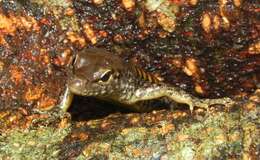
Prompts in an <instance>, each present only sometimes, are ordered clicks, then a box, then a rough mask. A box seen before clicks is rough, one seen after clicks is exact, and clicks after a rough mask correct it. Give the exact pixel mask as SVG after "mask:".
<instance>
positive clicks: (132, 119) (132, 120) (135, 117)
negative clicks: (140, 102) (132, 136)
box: [130, 116, 141, 124]
mask: <svg viewBox="0 0 260 160" xmlns="http://www.w3.org/2000/svg"><path fill="white" fill-rule="evenodd" d="M140 120H141V118H140V117H137V116H134V117H132V118H131V119H130V123H131V124H137V123H138V122H140Z"/></svg>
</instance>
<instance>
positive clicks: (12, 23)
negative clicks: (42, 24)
mask: <svg viewBox="0 0 260 160" xmlns="http://www.w3.org/2000/svg"><path fill="white" fill-rule="evenodd" d="M17 28H24V29H26V30H27V31H30V30H36V31H37V30H39V26H38V24H37V21H36V20H35V19H34V18H33V17H30V16H26V17H22V16H14V15H9V16H5V15H4V14H0V33H5V34H10V35H14V33H15V31H16V30H17Z"/></svg>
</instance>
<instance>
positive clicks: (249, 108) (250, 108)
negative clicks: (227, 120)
mask: <svg viewBox="0 0 260 160" xmlns="http://www.w3.org/2000/svg"><path fill="white" fill-rule="evenodd" d="M243 108H244V109H245V110H247V111H251V110H255V109H256V104H255V103H253V102H251V103H248V104H246V105H245V106H243Z"/></svg>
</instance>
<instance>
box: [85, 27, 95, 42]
mask: <svg viewBox="0 0 260 160" xmlns="http://www.w3.org/2000/svg"><path fill="white" fill-rule="evenodd" d="M83 28H84V33H85V35H86V36H87V38H88V39H89V40H90V42H91V43H92V44H96V43H97V37H96V34H95V32H94V30H93V28H92V27H91V26H90V24H88V23H86V24H85V25H84V26H83Z"/></svg>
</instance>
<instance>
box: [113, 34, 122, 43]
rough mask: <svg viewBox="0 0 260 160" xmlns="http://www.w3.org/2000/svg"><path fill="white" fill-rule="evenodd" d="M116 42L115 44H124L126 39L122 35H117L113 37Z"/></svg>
mask: <svg viewBox="0 0 260 160" xmlns="http://www.w3.org/2000/svg"><path fill="white" fill-rule="evenodd" d="M113 39H114V41H115V42H122V41H123V40H124V37H123V36H122V35H120V34H116V35H115V36H114V37H113Z"/></svg>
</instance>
